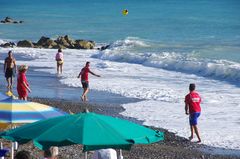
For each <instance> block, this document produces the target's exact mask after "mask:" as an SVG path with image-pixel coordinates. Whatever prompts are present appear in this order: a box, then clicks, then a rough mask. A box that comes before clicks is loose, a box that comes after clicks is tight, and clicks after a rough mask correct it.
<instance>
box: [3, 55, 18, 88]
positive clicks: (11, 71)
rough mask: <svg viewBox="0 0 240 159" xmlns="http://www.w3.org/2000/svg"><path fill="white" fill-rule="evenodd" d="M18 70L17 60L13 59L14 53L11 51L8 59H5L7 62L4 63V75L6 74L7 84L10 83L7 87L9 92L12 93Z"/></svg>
mask: <svg viewBox="0 0 240 159" xmlns="http://www.w3.org/2000/svg"><path fill="white" fill-rule="evenodd" d="M16 70H17V65H16V60H15V58H14V57H13V54H12V51H9V52H8V57H7V58H5V61H4V73H5V77H6V80H7V83H8V85H7V88H8V91H7V92H12V87H13V77H14V76H15V74H16Z"/></svg>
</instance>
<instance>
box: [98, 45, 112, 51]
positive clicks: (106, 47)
mask: <svg viewBox="0 0 240 159" xmlns="http://www.w3.org/2000/svg"><path fill="white" fill-rule="evenodd" d="M109 47H110V45H105V46H102V47H101V48H100V50H101V51H102V50H106V49H108V48H109Z"/></svg>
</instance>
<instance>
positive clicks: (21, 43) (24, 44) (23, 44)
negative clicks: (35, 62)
mask: <svg viewBox="0 0 240 159" xmlns="http://www.w3.org/2000/svg"><path fill="white" fill-rule="evenodd" d="M17 46H18V47H34V45H33V43H32V42H31V41H29V40H23V41H19V42H18V43H17Z"/></svg>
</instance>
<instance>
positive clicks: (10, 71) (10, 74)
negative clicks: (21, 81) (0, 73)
mask: <svg viewBox="0 0 240 159" xmlns="http://www.w3.org/2000/svg"><path fill="white" fill-rule="evenodd" d="M14 76H15V74H14V69H13V68H7V69H6V72H5V77H6V78H11V77H14Z"/></svg>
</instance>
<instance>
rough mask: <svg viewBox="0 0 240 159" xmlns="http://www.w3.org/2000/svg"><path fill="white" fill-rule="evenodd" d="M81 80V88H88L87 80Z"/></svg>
mask: <svg viewBox="0 0 240 159" xmlns="http://www.w3.org/2000/svg"><path fill="white" fill-rule="evenodd" d="M81 82H82V87H83V88H88V87H89V82H88V81H81Z"/></svg>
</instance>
